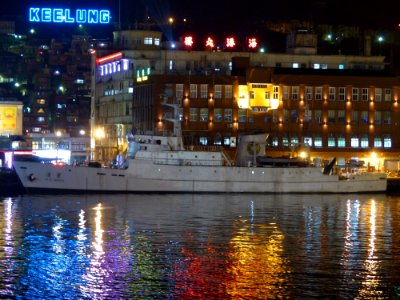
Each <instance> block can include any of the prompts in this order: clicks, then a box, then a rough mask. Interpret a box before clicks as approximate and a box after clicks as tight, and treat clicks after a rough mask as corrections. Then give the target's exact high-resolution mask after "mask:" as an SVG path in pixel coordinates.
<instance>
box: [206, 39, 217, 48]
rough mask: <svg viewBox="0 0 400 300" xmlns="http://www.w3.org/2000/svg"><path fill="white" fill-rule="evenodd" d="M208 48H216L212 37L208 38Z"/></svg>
mask: <svg viewBox="0 0 400 300" xmlns="http://www.w3.org/2000/svg"><path fill="white" fill-rule="evenodd" d="M206 47H207V48H210V49H212V48H214V47H215V42H214V39H212V38H211V37H208V38H207V40H206Z"/></svg>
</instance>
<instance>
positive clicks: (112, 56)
mask: <svg viewBox="0 0 400 300" xmlns="http://www.w3.org/2000/svg"><path fill="white" fill-rule="evenodd" d="M122 55H123V53H122V52H117V53H114V54H110V55H107V56H104V57H101V58H97V59H96V63H98V64H101V63H105V62H110V61H114V60H117V59H120V58H122Z"/></svg>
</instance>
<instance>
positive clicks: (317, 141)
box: [314, 136, 322, 147]
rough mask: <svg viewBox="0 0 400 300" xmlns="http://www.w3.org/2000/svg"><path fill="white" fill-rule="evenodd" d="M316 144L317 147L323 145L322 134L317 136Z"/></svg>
mask: <svg viewBox="0 0 400 300" xmlns="http://www.w3.org/2000/svg"><path fill="white" fill-rule="evenodd" d="M314 146H315V147H322V138H321V137H320V136H318V137H315V139H314Z"/></svg>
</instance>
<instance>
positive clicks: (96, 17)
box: [29, 7, 111, 24]
mask: <svg viewBox="0 0 400 300" xmlns="http://www.w3.org/2000/svg"><path fill="white" fill-rule="evenodd" d="M110 20H111V13H110V11H109V10H107V9H76V10H71V9H69V8H47V7H46V8H40V7H31V8H29V22H43V23H79V24H82V23H88V24H109V23H110Z"/></svg>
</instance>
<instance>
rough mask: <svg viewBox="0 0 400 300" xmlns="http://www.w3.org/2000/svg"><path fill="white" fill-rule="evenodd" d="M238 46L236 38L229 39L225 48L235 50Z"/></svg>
mask: <svg viewBox="0 0 400 300" xmlns="http://www.w3.org/2000/svg"><path fill="white" fill-rule="evenodd" d="M235 46H236V41H235V38H234V37H227V38H226V40H225V47H226V48H233V47H235Z"/></svg>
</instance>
